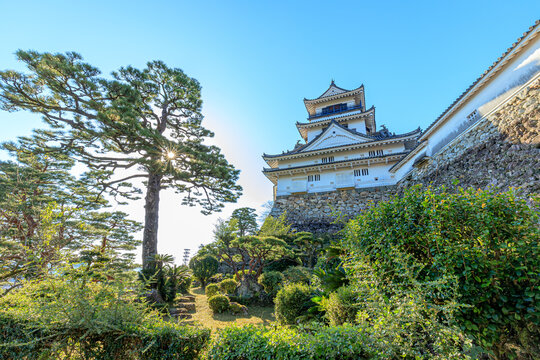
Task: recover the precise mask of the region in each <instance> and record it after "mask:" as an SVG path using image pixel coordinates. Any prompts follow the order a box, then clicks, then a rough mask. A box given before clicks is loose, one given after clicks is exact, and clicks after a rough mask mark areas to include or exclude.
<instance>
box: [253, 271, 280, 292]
mask: <svg viewBox="0 0 540 360" xmlns="http://www.w3.org/2000/svg"><path fill="white" fill-rule="evenodd" d="M284 279H285V276H283V274H282V273H280V272H278V271H268V272H265V273H263V274H262V275H261V276H260V277H259V280H258V281H259V284H261V286H262V287H263V288H264V291H266V293H267V294H268V295H269V296H270V297H271V298H275V297H276V294H277V292H278V291H279V289H280V288H281V286H282V284H283V280H284Z"/></svg>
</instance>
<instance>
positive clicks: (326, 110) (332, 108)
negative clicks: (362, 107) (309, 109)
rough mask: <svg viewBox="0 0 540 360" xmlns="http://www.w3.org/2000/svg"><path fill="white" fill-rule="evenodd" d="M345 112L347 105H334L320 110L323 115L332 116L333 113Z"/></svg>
mask: <svg viewBox="0 0 540 360" xmlns="http://www.w3.org/2000/svg"><path fill="white" fill-rule="evenodd" d="M344 110H347V104H336V105H330V106H327V107H325V108H323V109H322V113H323V114H332V113H335V112H340V111H344Z"/></svg>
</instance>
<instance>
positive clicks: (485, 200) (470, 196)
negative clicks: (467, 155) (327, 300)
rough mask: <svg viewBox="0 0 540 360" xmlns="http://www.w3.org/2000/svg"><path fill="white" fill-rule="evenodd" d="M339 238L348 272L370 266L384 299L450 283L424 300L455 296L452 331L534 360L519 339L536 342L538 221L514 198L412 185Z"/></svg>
mask: <svg viewBox="0 0 540 360" xmlns="http://www.w3.org/2000/svg"><path fill="white" fill-rule="evenodd" d="M344 234H345V239H344V241H343V246H344V247H345V248H346V250H347V252H348V253H351V254H352V256H351V258H350V259H349V261H348V266H349V267H350V268H351V269H353V272H354V271H355V270H354V269H356V267H357V266H356V265H357V264H358V263H361V262H366V263H370V264H377V266H373V267H372V268H373V271H374V272H375V276H376V277H377V278H379V279H380V280H381V281H383V282H384V283H385V284H386V286H385V289H386V290H385V291H386V296H393V295H394V294H398V293H399V292H400V291H405V290H406V289H407V288H408V287H410V286H412V284H414V282H420V283H423V284H432V283H437V282H445V281H446V280H448V279H453V280H452V281H451V282H449V284H450V283H453V285H452V286H448V287H447V288H446V289H444V288H441V289H438V290H437V291H432V292H426V297H427V300H428V301H430V302H431V303H432V304H436V305H440V304H445V303H448V302H450V301H451V300H452V299H453V298H454V297H457V298H459V302H460V303H462V304H464V305H465V306H462V307H460V308H458V309H457V311H456V313H455V315H456V320H457V321H458V323H459V325H460V326H461V327H462V329H464V330H465V331H466V332H467V333H468V334H470V335H471V336H473V337H474V338H475V340H476V341H477V343H478V344H479V345H481V346H482V347H484V348H485V349H487V350H490V351H492V352H493V353H494V355H495V356H496V357H498V358H502V357H505V356H507V355H508V356H511V354H510V352H509V351H508V349H509V348H511V347H513V348H518V349H519V351H520V352H522V354H527V355H528V356H529V357H531V358H534V357H540V353H539V352H538V351H539V350H538V348H537V347H536V348H535V347H534V345H531V344H534V341H529V340H527V339H534V337H536V338H537V339H538V338H539V337H540V330H539V329H540V312H539V311H538V305H537V304H538V303H539V302H540V277H539V276H538V274H539V273H540V244H539V242H538V239H539V238H540V230H539V227H538V216H537V214H536V213H535V212H534V211H533V210H531V208H529V207H528V206H527V203H526V201H525V200H522V199H519V198H518V197H517V196H516V194H515V193H514V192H512V191H509V192H503V193H495V192H492V191H482V190H473V189H469V190H463V189H460V190H459V191H458V192H457V193H449V192H447V191H446V190H445V189H444V188H442V189H437V191H434V190H433V189H431V188H427V189H422V188H421V187H413V188H410V189H408V190H407V191H406V192H405V193H404V194H403V195H402V196H401V197H395V198H394V199H393V200H391V201H389V202H381V203H379V204H378V205H377V206H375V207H372V208H371V209H369V210H367V211H364V212H363V213H362V215H360V216H359V217H358V218H356V219H354V220H352V221H350V222H349V223H348V225H347V227H346V229H345V230H344ZM352 276H353V277H357V278H360V277H361V275H359V274H354V273H353V274H352Z"/></svg>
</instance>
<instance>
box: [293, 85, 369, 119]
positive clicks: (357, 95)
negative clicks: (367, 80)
mask: <svg viewBox="0 0 540 360" xmlns="http://www.w3.org/2000/svg"><path fill="white" fill-rule="evenodd" d="M346 97H353V98H354V99H355V102H356V103H358V102H359V101H362V104H364V85H363V84H362V85H360V87H358V88H356V89H354V90H351V91H347V92H344V93H341V94H336V95H331V96H326V97H318V98H316V99H304V105H305V106H306V110H307V111H308V113H309V114H310V115H314V114H315V108H316V106H317V105H320V104H324V103H329V102H332V101H335V100H339V99H343V98H346Z"/></svg>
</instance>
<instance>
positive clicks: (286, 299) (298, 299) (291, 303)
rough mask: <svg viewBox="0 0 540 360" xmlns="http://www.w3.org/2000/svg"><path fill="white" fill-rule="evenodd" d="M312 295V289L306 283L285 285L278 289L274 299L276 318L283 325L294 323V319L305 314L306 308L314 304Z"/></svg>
mask: <svg viewBox="0 0 540 360" xmlns="http://www.w3.org/2000/svg"><path fill="white" fill-rule="evenodd" d="M312 297H313V291H312V289H311V288H310V287H309V286H307V285H303V284H289V285H286V286H285V287H284V288H282V289H281V290H279V291H278V293H277V295H276V299H275V300H274V303H275V304H276V307H275V312H276V319H277V320H278V321H279V322H280V323H281V324H283V325H293V324H296V319H297V318H298V317H299V316H303V315H306V314H307V311H308V309H309V308H310V307H312V306H313V305H314V303H313V302H312V301H311V298H312Z"/></svg>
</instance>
